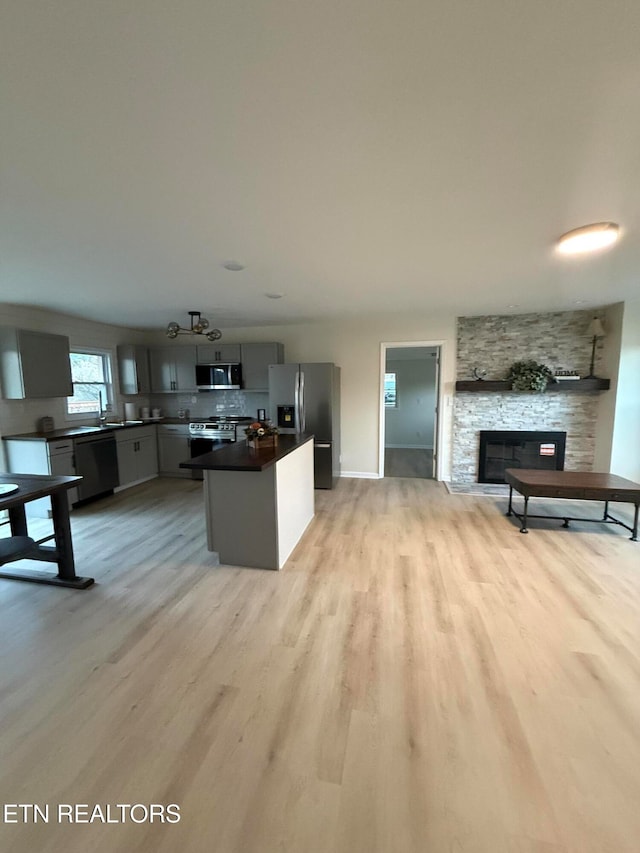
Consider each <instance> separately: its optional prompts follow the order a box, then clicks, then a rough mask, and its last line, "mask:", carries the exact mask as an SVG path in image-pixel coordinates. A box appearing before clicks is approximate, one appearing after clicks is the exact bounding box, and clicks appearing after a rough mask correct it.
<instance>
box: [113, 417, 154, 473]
mask: <svg viewBox="0 0 640 853" xmlns="http://www.w3.org/2000/svg"><path fill="white" fill-rule="evenodd" d="M116 446H117V451H118V473H119V479H120V486H127V485H129V484H130V483H138V482H140V481H141V480H149V479H150V478H151V477H156V476H157V475H158V453H157V442H156V428H155V426H153V427H132V428H131V429H121V430H118V431H117V432H116Z"/></svg>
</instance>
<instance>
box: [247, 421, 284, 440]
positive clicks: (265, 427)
mask: <svg viewBox="0 0 640 853" xmlns="http://www.w3.org/2000/svg"><path fill="white" fill-rule="evenodd" d="M244 434H245V435H246V436H247V438H251V439H254V440H255V439H258V441H259V440H260V439H262V438H268V437H270V436H273V435H277V434H278V428H277V427H275V426H274V425H273V424H272V423H271V421H254V422H253V423H252V424H249V426H248V427H247V428H246V429H245V431H244Z"/></svg>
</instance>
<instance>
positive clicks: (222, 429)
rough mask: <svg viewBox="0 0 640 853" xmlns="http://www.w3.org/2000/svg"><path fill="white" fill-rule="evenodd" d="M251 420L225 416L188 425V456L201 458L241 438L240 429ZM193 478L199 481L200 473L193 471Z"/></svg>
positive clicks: (242, 417)
mask: <svg viewBox="0 0 640 853" xmlns="http://www.w3.org/2000/svg"><path fill="white" fill-rule="evenodd" d="M252 420H253V418H249V417H244V416H241V415H226V416H220V417H213V418H209V420H206V421H204V420H203V421H198V422H193V423H190V424H189V447H190V456H191V458H192V459H193V457H194V456H202V454H203V453H209V452H210V451H212V450H216V448H218V447H222V446H223V445H224V444H227V443H228V442H230V441H237V440H238V437H240V438H242V437H243V434H242V429H243V428H244V427H245V426H246V425H247V424H250V423H251V422H252ZM193 477H194V478H195V479H198V480H201V479H202V477H203V475H202V472H201V471H194V472H193Z"/></svg>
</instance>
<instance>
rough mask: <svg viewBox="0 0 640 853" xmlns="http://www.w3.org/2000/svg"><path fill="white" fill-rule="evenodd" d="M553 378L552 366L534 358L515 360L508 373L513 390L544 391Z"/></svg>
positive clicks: (508, 380) (508, 379)
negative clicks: (540, 362) (549, 366)
mask: <svg viewBox="0 0 640 853" xmlns="http://www.w3.org/2000/svg"><path fill="white" fill-rule="evenodd" d="M551 379H553V373H552V372H551V370H550V368H548V367H547V365H546V364H538V362H537V361H533V360H530V361H516V362H514V363H513V364H512V365H511V368H510V369H509V373H508V375H507V382H510V383H511V388H512V390H513V391H538V392H540V391H544V389H545V388H546V387H547V382H549V381H550V380H551Z"/></svg>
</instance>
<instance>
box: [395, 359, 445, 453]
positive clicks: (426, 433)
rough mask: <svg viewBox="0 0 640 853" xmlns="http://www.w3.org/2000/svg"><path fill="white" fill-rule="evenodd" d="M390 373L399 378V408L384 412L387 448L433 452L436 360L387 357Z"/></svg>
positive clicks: (397, 384) (397, 388)
mask: <svg viewBox="0 0 640 853" xmlns="http://www.w3.org/2000/svg"><path fill="white" fill-rule="evenodd" d="M392 352H393V351H392ZM387 372H388V373H395V374H396V401H397V406H395V407H393V408H388V409H385V434H384V443H385V447H421V448H428V449H433V426H434V421H435V407H436V399H435V394H436V358H435V357H434V356H432V355H431V356H428V355H427V356H424V357H422V358H420V359H406V358H402V359H394V358H393V357H392V356H387Z"/></svg>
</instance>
